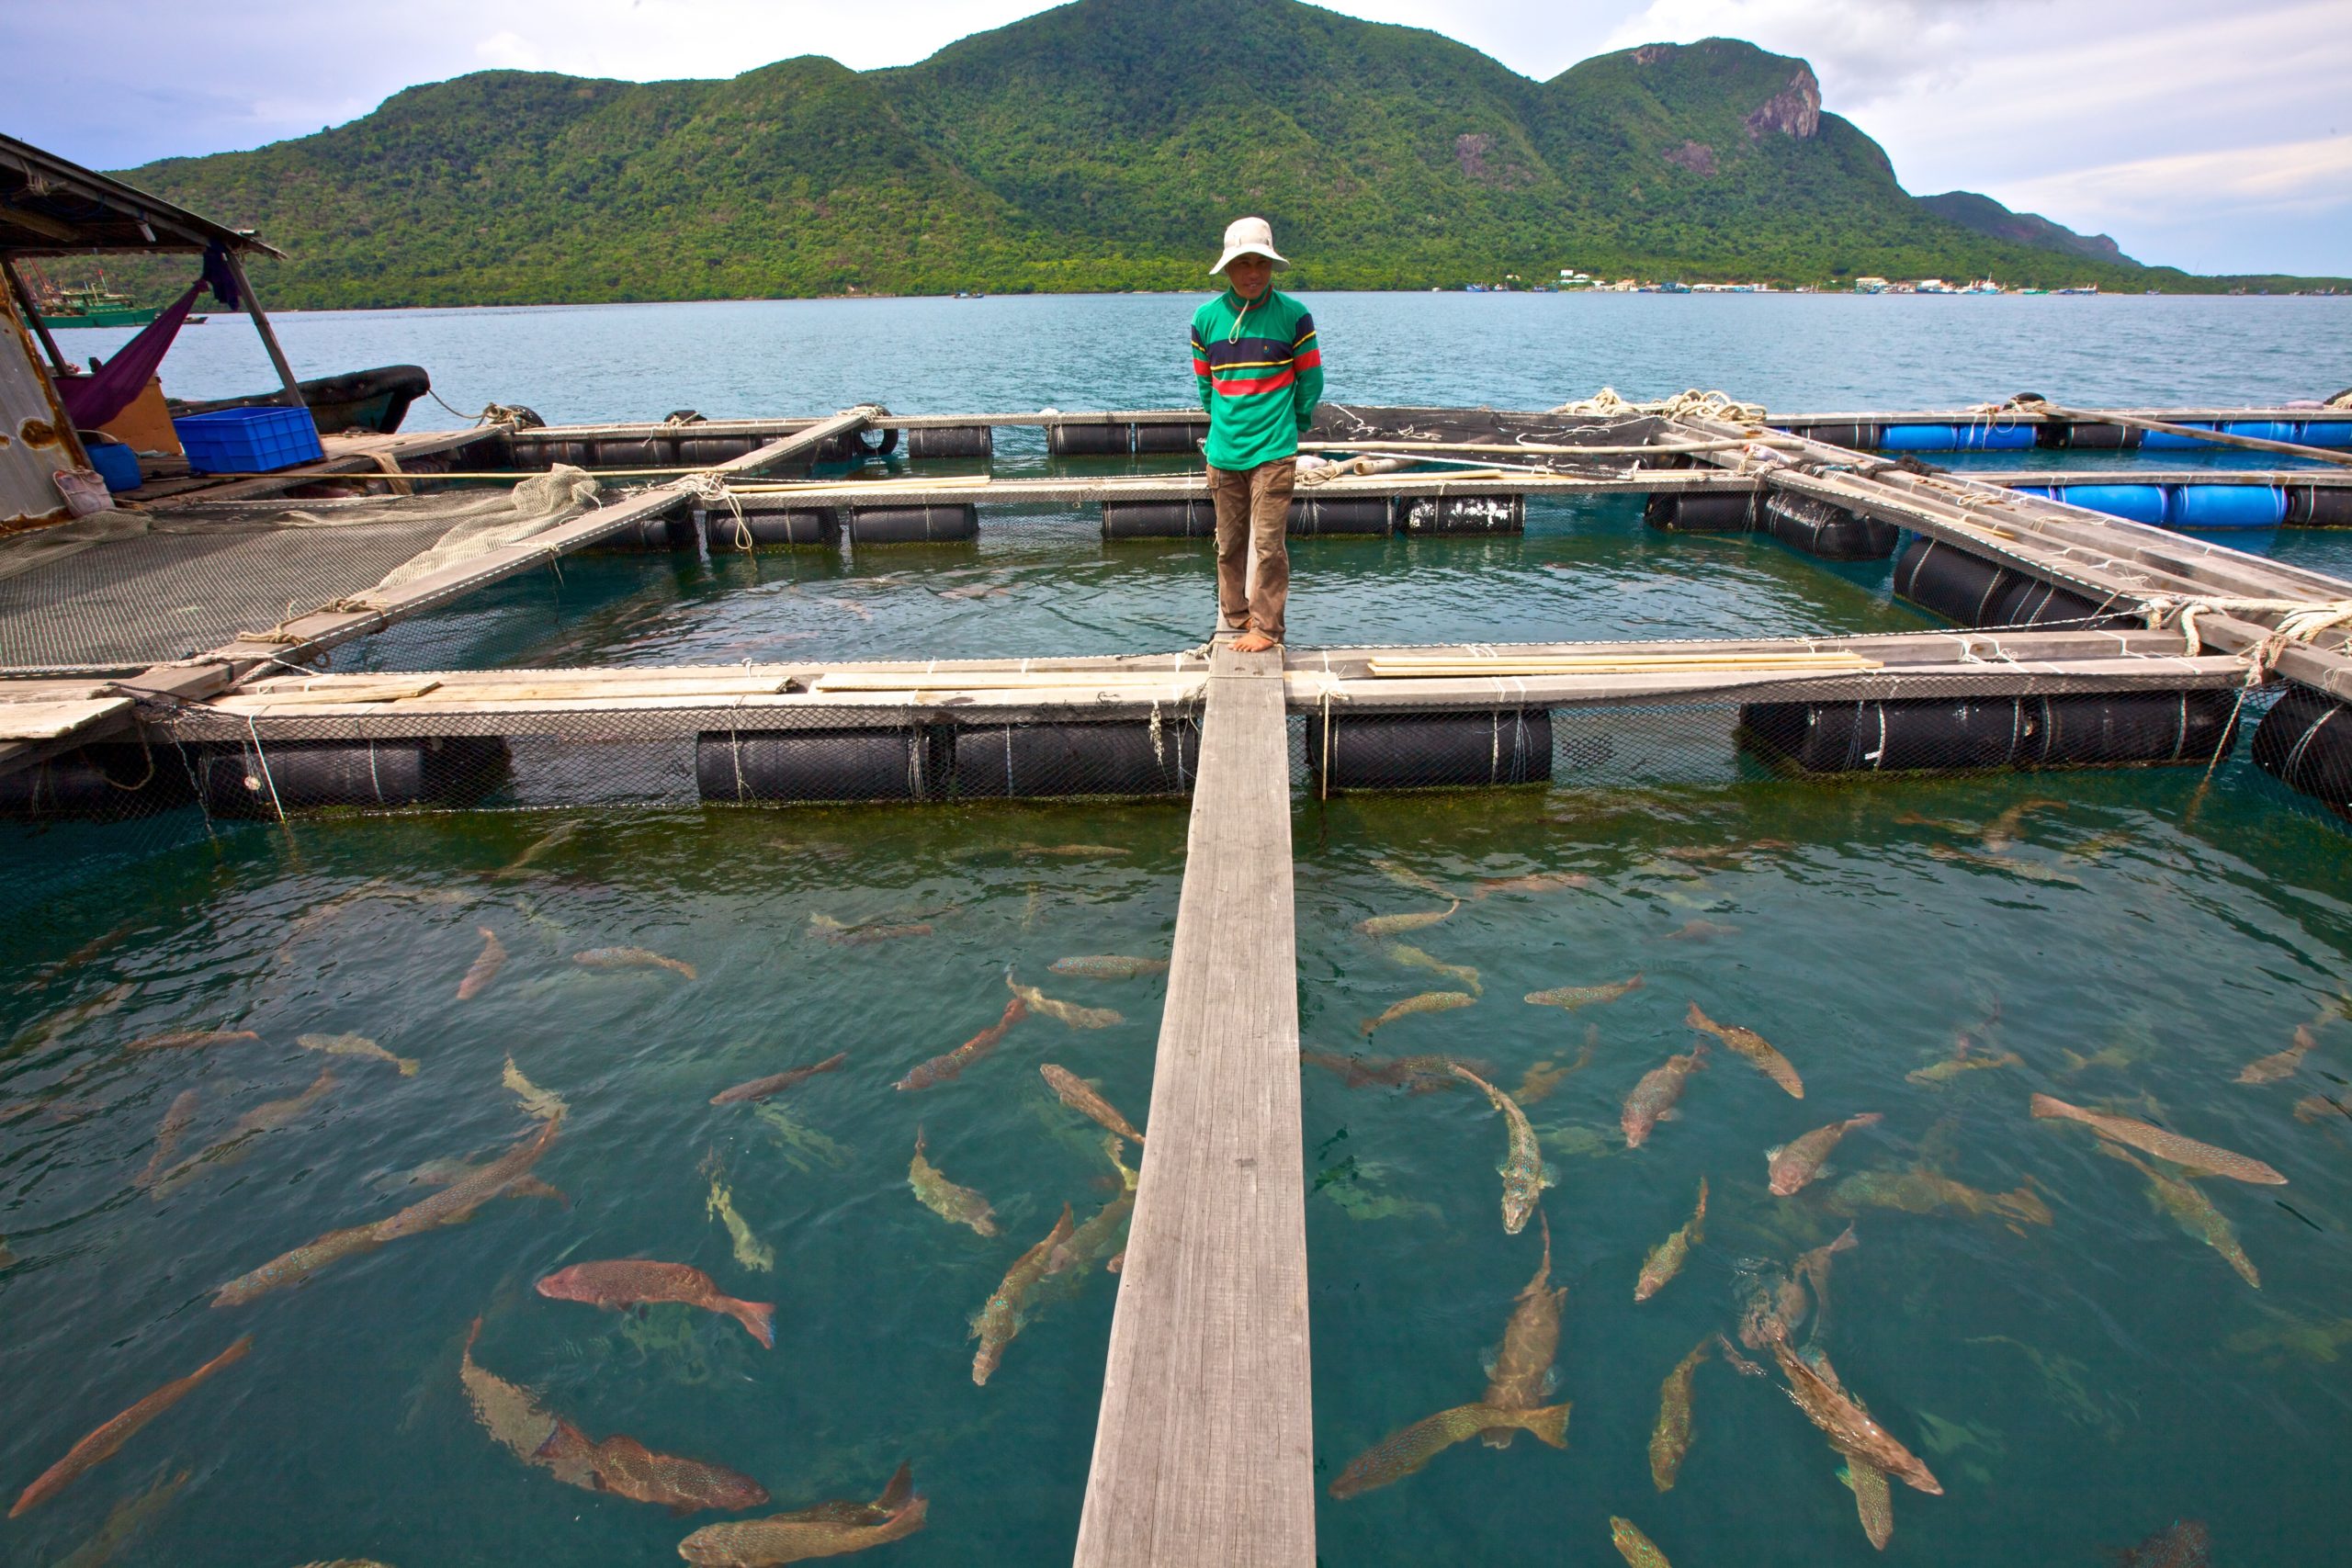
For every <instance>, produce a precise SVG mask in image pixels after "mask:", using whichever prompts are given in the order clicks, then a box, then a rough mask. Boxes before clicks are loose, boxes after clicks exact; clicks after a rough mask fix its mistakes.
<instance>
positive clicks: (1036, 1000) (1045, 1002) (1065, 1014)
mask: <svg viewBox="0 0 2352 1568" xmlns="http://www.w3.org/2000/svg"><path fill="white" fill-rule="evenodd" d="M1004 983H1005V984H1006V985H1008V986H1012V994H1013V995H1014V996H1015V997H1018V998H1020V999H1021V1000H1022V1001H1023V1002H1025V1003H1027V1004H1028V1007H1029V1010H1030V1011H1031V1012H1034V1013H1037V1014H1040V1015H1042V1016H1043V1017H1046V1018H1050V1019H1052V1020H1054V1021H1056V1022H1058V1023H1067V1024H1069V1026H1070V1027H1071V1028H1072V1029H1108V1028H1110V1027H1111V1026H1112V1025H1113V1024H1114V1023H1125V1021H1126V1020H1125V1018H1124V1017H1123V1016H1121V1015H1120V1014H1119V1013H1116V1012H1114V1011H1113V1010H1111V1009H1109V1008H1082V1007H1080V1006H1079V1005H1078V1004H1077V1003H1075V1002H1065V1001H1057V1000H1056V999H1055V998H1052V997H1049V996H1047V995H1046V993H1045V992H1043V991H1041V990H1038V989H1037V988H1036V987H1035V986H1020V985H1014V984H1013V979H1012V973H1011V972H1010V971H1007V972H1006V974H1005V976H1004Z"/></svg>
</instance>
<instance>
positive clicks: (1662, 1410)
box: [1650, 1336, 1720, 1492]
mask: <svg viewBox="0 0 2352 1568" xmlns="http://www.w3.org/2000/svg"><path fill="white" fill-rule="evenodd" d="M1718 1337H1720V1336H1718ZM1714 1348H1715V1344H1714V1340H1712V1339H1702V1340H1700V1341H1699V1343H1697V1344H1696V1345H1693V1346H1692V1347H1691V1353H1690V1354H1689V1355H1687V1356H1685V1357H1683V1358H1682V1359H1680V1360H1679V1361H1677V1362H1676V1363H1675V1364H1674V1370H1673V1371H1670V1372H1668V1373H1667V1374H1666V1381H1665V1382H1662V1383H1660V1384H1658V1387H1657V1426H1655V1427H1651V1428H1650V1482H1651V1483H1652V1484H1653V1485H1655V1486H1656V1487H1657V1489H1658V1490H1659V1491H1661V1492H1671V1491H1673V1490H1674V1478H1675V1477H1676V1476H1677V1475H1679V1474H1680V1473H1681V1471H1682V1456H1683V1455H1685V1454H1687V1453H1689V1452H1690V1451H1691V1377H1692V1375H1693V1374H1694V1373H1696V1372H1697V1371H1698V1370H1699V1363H1700V1362H1702V1361H1703V1360H1705V1359H1707V1357H1708V1355H1709V1353H1710V1352H1712V1351H1713V1349H1714Z"/></svg>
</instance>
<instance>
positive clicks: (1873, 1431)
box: [1770, 1330, 1944, 1497]
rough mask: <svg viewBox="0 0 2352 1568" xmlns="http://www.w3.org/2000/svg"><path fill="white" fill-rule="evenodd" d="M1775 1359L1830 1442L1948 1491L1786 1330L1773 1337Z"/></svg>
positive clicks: (1909, 1479) (1926, 1488) (1931, 1491)
mask: <svg viewBox="0 0 2352 1568" xmlns="http://www.w3.org/2000/svg"><path fill="white" fill-rule="evenodd" d="M1770 1346H1771V1350H1772V1359H1774V1360H1775V1361H1777V1362H1779V1363H1780V1367H1781V1375H1782V1376H1783V1377H1785V1378H1787V1379H1788V1380H1789V1397H1790V1398H1791V1399H1792V1400H1794V1401H1795V1402H1796V1406H1797V1408H1798V1409H1800V1410H1802V1411H1804V1413H1805V1416H1806V1418H1807V1419H1809V1420H1810V1421H1812V1423H1813V1424H1814V1425H1815V1426H1816V1427H1820V1428H1821V1430H1822V1432H1823V1433H1824V1434H1825V1435H1826V1436H1827V1438H1829V1445H1830V1447H1832V1448H1834V1449H1836V1450H1838V1452H1839V1453H1842V1454H1845V1455H1847V1456H1848V1457H1849V1458H1858V1459H1862V1460H1867V1461H1870V1462H1871V1464H1874V1465H1876V1466H1877V1467H1878V1468H1879V1469H1881V1470H1883V1471H1884V1472H1887V1473H1888V1474H1889V1475H1892V1476H1894V1477H1895V1478H1896V1479H1897V1480H1899V1481H1901V1482H1902V1483H1904V1484H1905V1485H1906V1486H1912V1487H1916V1488H1917V1489H1918V1490H1919V1491H1921V1492H1925V1493H1928V1495H1931V1496H1937V1497H1940V1496H1942V1495H1943V1491H1944V1489H1943V1486H1942V1484H1941V1483H1939V1482H1938V1481H1937V1480H1936V1478H1935V1475H1934V1474H1933V1472H1930V1471H1929V1470H1928V1467H1927V1466H1926V1465H1925V1464H1923V1463H1921V1462H1920V1461H1919V1458H1918V1456H1917V1454H1914V1453H1913V1452H1912V1451H1911V1450H1909V1449H1906V1448H1905V1447H1904V1446H1903V1445H1902V1443H1900V1442H1898V1441H1897V1440H1896V1439H1895V1438H1894V1436H1893V1435H1892V1434H1890V1433H1889V1432H1888V1431H1887V1430H1886V1428H1884V1427H1881V1426H1880V1425H1879V1424H1878V1423H1877V1422H1876V1421H1873V1420H1871V1417H1870V1416H1869V1415H1868V1413H1866V1412H1865V1411H1864V1410H1863V1409H1862V1408H1861V1406H1860V1405H1859V1404H1856V1403H1855V1401H1854V1400H1853V1398H1852V1397H1851V1396H1850V1395H1849V1394H1848V1393H1846V1392H1845V1391H1844V1390H1843V1389H1842V1388H1841V1387H1839V1386H1838V1385H1837V1384H1835V1383H1833V1382H1830V1381H1829V1380H1828V1379H1827V1378H1825V1377H1823V1376H1822V1375H1821V1373H1820V1372H1818V1371H1815V1369H1814V1368H1813V1367H1812V1366H1810V1365H1808V1364H1807V1363H1806V1362H1805V1360H1804V1358H1802V1357H1800V1356H1799V1355H1798V1354H1797V1353H1796V1352H1795V1351H1794V1350H1793V1349H1792V1348H1790V1347H1789V1337H1788V1334H1787V1331H1786V1330H1781V1331H1779V1332H1776V1333H1773V1334H1772V1335H1771V1336H1770Z"/></svg>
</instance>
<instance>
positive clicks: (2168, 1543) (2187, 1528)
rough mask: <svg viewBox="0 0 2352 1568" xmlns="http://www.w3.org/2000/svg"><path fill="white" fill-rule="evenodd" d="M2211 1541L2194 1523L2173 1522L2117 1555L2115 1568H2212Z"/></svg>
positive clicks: (2203, 1529)
mask: <svg viewBox="0 0 2352 1568" xmlns="http://www.w3.org/2000/svg"><path fill="white" fill-rule="evenodd" d="M2212 1562H2213V1537H2212V1534H2211V1531H2209V1530H2207V1529H2206V1528H2205V1527H2204V1525H2203V1524H2201V1523H2199V1521H2198V1520H2195V1519H2176V1520H2174V1521H2173V1522H2172V1523H2171V1524H2169V1525H2166V1526H2165V1528H2164V1529H2160V1530H2158V1531H2157V1532H2156V1533H2155V1534H2154V1535H2152V1536H2150V1537H2149V1538H2148V1539H2147V1540H2143V1541H2142V1542H2140V1544H2139V1545H2137V1546H2134V1547H2131V1548H2130V1549H2128V1550H2127V1551H2122V1552H2120V1553H2118V1554H2117V1557H2116V1568H2212Z"/></svg>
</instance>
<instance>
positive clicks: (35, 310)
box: [0, 261, 72, 376]
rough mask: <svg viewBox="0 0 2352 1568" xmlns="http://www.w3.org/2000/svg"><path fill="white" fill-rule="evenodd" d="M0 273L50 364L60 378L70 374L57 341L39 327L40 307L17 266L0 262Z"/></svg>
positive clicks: (46, 330) (47, 330) (43, 327)
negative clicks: (47, 352)
mask: <svg viewBox="0 0 2352 1568" xmlns="http://www.w3.org/2000/svg"><path fill="white" fill-rule="evenodd" d="M0 272H5V273H6V274H7V275H8V292H9V293H11V294H13V295H15V296H16V297H17V305H18V306H19V307H21V308H22V309H23V310H24V312H25V325H27V326H28V327H30V328H31V329H32V331H33V336H35V337H37V338H39V339H40V345H41V347H43V348H45V349H47V350H49V362H50V364H51V365H52V366H54V367H56V368H57V373H58V374H59V375H61V376H64V375H69V374H71V373H72V372H71V371H70V369H69V368H68V367H67V366H66V363H65V354H64V351H63V350H62V349H60V348H59V347H58V346H57V340H56V339H55V338H53V337H51V336H50V335H49V329H48V328H47V327H45V326H43V325H41V321H40V304H39V303H37V302H36V301H35V300H34V299H33V291H32V290H31V289H29V288H26V287H25V280H24V279H23V278H21V277H19V276H17V264H16V263H15V262H13V261H0Z"/></svg>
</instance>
